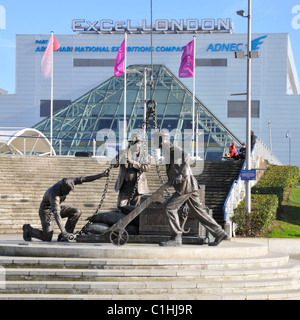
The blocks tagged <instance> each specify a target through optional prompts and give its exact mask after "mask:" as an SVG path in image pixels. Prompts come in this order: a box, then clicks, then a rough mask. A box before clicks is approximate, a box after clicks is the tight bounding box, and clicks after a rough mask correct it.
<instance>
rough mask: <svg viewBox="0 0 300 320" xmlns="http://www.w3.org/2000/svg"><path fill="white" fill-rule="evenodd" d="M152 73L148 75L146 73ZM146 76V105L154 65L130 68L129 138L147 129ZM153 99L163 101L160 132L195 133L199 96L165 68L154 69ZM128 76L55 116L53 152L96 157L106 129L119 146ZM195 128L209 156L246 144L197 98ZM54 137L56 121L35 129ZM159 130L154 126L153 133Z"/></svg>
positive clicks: (159, 109) (102, 86)
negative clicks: (193, 124)
mask: <svg viewBox="0 0 300 320" xmlns="http://www.w3.org/2000/svg"><path fill="white" fill-rule="evenodd" d="M145 68H146V70H145ZM144 72H146V75H147V86H146V100H148V99H149V98H150V86H149V79H150V73H151V66H148V65H132V66H130V67H128V68H127V90H126V101H127V103H126V113H127V134H129V133H130V132H132V131H133V130H135V129H139V128H141V126H142V124H143V121H144V101H145V91H144ZM153 81H154V84H153V98H154V100H155V101H156V102H157V109H156V113H157V123H158V128H159V129H168V130H169V131H172V130H174V129H177V130H180V131H181V132H183V131H184V130H185V129H192V106H193V94H192V93H191V92H190V91H189V90H188V89H187V88H186V87H185V86H184V85H183V84H182V83H181V82H180V80H179V79H178V78H177V77H176V76H175V75H174V74H172V73H171V72H170V71H169V70H168V69H167V68H166V67H165V66H163V65H154V66H153ZM123 113H124V76H121V77H119V78H116V77H115V76H113V77H111V78H110V79H108V80H106V81H105V82H103V83H102V84H100V85H99V86H97V87H96V88H94V89H92V90H91V91H89V92H87V93H86V94H84V95H83V96H81V97H80V98H78V99H76V100H75V101H73V102H72V103H71V104H70V105H69V106H67V107H65V108H63V109H61V110H59V111H57V112H56V113H55V114H54V115H53V147H54V149H55V150H56V153H57V154H62V155H74V154H75V153H76V152H89V153H92V152H93V147H95V141H96V146H99V145H101V144H102V143H104V141H97V133H98V132H99V130H101V129H103V128H105V129H110V130H112V131H113V132H115V134H116V139H117V140H118V141H119V138H120V139H121V137H120V134H119V131H120V132H122V129H121V126H122V123H123V120H124V114H123ZM195 116H196V120H195V124H197V125H198V128H199V130H202V132H203V133H204V141H203V140H202V141H203V147H204V157H205V159H206V160H221V159H222V157H223V156H224V153H226V152H228V149H229V146H230V144H231V143H232V142H233V141H234V142H236V143H237V145H238V146H239V145H240V144H241V143H240V141H239V140H238V139H237V138H236V137H235V136H234V135H233V134H232V133H231V132H230V131H229V130H228V128H226V127H225V126H224V125H223V124H222V123H221V122H220V121H219V120H218V119H217V118H216V117H215V116H214V115H213V114H212V113H211V112H210V111H209V110H208V109H207V108H206V107H205V106H204V105H203V104H202V103H201V102H200V101H199V100H198V99H197V98H196V100H195ZM34 128H35V129H37V130H39V131H41V132H42V133H43V134H44V135H45V136H46V137H48V138H50V118H46V119H44V120H43V121H41V122H40V123H38V124H36V125H35V126H34ZM152 128H153V123H152V121H150V122H149V132H150V131H151V129H152Z"/></svg>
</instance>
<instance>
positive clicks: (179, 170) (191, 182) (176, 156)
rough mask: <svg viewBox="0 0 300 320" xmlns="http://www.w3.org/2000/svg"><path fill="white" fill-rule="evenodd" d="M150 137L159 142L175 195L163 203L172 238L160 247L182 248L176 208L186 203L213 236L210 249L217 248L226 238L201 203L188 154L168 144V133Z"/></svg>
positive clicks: (181, 231) (180, 229)
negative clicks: (213, 239)
mask: <svg viewBox="0 0 300 320" xmlns="http://www.w3.org/2000/svg"><path fill="white" fill-rule="evenodd" d="M153 138H158V139H159V148H160V149H161V150H162V153H163V156H164V157H165V159H167V161H166V170H167V175H168V178H169V182H170V181H171V183H172V185H173V187H174V189H175V193H174V194H173V195H172V196H171V198H169V199H168V200H167V202H166V203H165V209H166V214H167V217H168V220H169V224H170V228H171V239H170V240H169V241H166V242H161V243H160V245H161V246H181V245H182V233H183V230H182V228H181V226H180V221H179V215H178V209H179V208H180V207H181V206H182V205H183V204H187V206H188V208H189V209H190V211H191V213H193V214H194V216H195V217H196V218H197V219H198V220H199V222H200V223H201V224H202V225H203V226H204V227H205V228H206V229H207V230H208V231H209V232H210V233H211V234H212V236H213V237H215V241H214V242H212V243H210V245H211V246H217V245H218V244H219V243H220V242H221V241H222V240H225V239H226V238H227V234H226V232H225V231H224V230H223V229H222V227H221V226H220V225H219V224H218V223H217V222H216V221H215V220H214V219H213V218H212V217H210V216H209V214H208V213H207V212H206V211H205V210H204V208H203V204H202V203H201V200H200V193H199V188H200V187H199V185H198V181H197V180H196V178H195V177H194V176H193V173H192V170H191V167H190V164H189V155H188V154H187V153H186V152H184V151H183V150H182V149H181V148H179V147H176V146H174V145H173V144H172V143H170V136H169V134H168V133H167V132H163V131H162V132H155V133H154V134H153V135H152V139H153Z"/></svg>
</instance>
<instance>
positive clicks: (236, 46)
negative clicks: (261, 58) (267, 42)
mask: <svg viewBox="0 0 300 320" xmlns="http://www.w3.org/2000/svg"><path fill="white" fill-rule="evenodd" d="M265 38H267V35H265V36H262V37H259V38H256V39H254V40H252V41H251V51H256V50H259V49H260V46H261V45H262V44H263V43H264V41H262V40H263V39H265ZM247 46H248V45H247V44H244V43H242V42H239V43H236V42H232V43H215V44H213V43H210V44H209V46H208V48H207V49H206V51H211V52H220V51H229V52H235V51H244V49H246V48H247Z"/></svg>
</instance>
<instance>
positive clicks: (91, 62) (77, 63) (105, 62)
mask: <svg viewBox="0 0 300 320" xmlns="http://www.w3.org/2000/svg"><path fill="white" fill-rule="evenodd" d="M115 63H116V59H73V67H113V66H114V65H115Z"/></svg>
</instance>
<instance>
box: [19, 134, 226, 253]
mask: <svg viewBox="0 0 300 320" xmlns="http://www.w3.org/2000/svg"><path fill="white" fill-rule="evenodd" d="M153 138H154V139H156V141H157V142H158V145H157V147H158V148H159V149H160V150H161V151H162V155H163V156H164V157H165V158H166V159H168V162H166V163H167V164H166V172H167V176H168V179H169V180H168V182H167V183H166V185H167V186H173V187H174V189H175V192H174V193H173V195H172V196H171V197H170V198H169V199H167V201H165V204H164V207H165V212H166V216H167V218H168V222H169V226H170V230H171V238H170V240H169V241H165V242H161V243H159V245H160V246H168V247H174V246H176V247H177V246H181V245H182V234H183V232H184V230H183V226H181V225H180V220H179V215H178V210H179V208H181V207H182V206H183V205H185V206H187V207H188V208H189V210H190V211H191V212H193V214H194V216H195V217H196V218H197V220H198V221H199V222H200V223H201V224H202V225H203V226H204V227H205V228H206V229H207V230H208V231H209V232H210V233H211V235H212V236H213V237H214V238H215V240H214V241H213V242H211V243H209V245H212V246H217V245H218V244H219V243H220V242H221V241H223V240H225V239H226V238H227V234H226V233H225V231H224V230H223V229H222V227H221V226H220V225H219V224H218V223H217V222H216V221H215V220H214V219H213V218H212V217H211V216H210V215H209V214H208V212H206V210H205V209H204V206H203V204H202V203H201V200H200V194H199V185H198V182H197V180H196V178H195V177H194V176H193V173H192V170H191V166H190V163H189V155H188V154H187V153H186V152H184V151H183V150H182V149H181V148H179V147H177V146H174V145H173V144H172V143H171V142H170V136H169V135H168V133H167V132H164V131H156V132H155V133H154V135H153ZM166 150H167V151H166ZM117 158H118V161H117V162H116V163H117V164H115V165H111V167H118V166H119V175H118V178H117V181H116V184H115V191H117V192H119V195H118V203H117V208H118V210H119V211H122V212H123V211H124V209H125V208H128V207H131V209H130V210H129V212H130V211H132V210H133V212H132V217H134V216H135V215H137V214H139V212H136V211H137V210H134V209H135V208H137V207H139V206H140V207H141V209H142V207H143V206H141V200H142V195H144V194H147V193H149V189H148V184H147V178H146V172H147V171H148V170H149V168H150V160H151V158H150V157H149V155H148V154H147V153H146V155H145V153H144V151H143V148H142V141H141V140H140V139H139V137H138V136H136V138H135V139H134V140H133V141H132V142H131V143H130V145H129V147H128V149H127V150H123V151H121V152H119V155H118V156H117ZM109 171H110V170H106V171H104V172H103V173H100V174H98V175H95V176H88V177H81V178H64V179H62V180H61V181H59V182H57V183H56V184H54V185H53V186H52V187H50V188H49V189H48V190H47V191H46V192H45V194H44V197H43V199H42V202H41V204H40V209H39V216H40V220H41V224H42V230H39V229H35V228H33V227H32V226H30V225H29V224H25V225H24V226H23V238H24V240H25V241H31V239H32V238H36V239H39V240H42V241H51V240H52V237H53V227H54V223H55V222H56V223H57V225H58V227H59V229H60V231H61V233H60V234H59V236H58V241H68V240H69V239H70V235H72V234H73V233H74V229H75V226H76V224H77V222H78V220H79V218H80V216H81V211H80V210H79V209H78V208H73V207H67V206H63V205H61V203H62V202H63V201H64V200H65V199H66V196H67V195H68V194H69V193H70V192H71V191H72V190H73V189H74V187H75V185H77V184H82V183H86V182H92V181H95V180H97V179H101V178H103V177H107V176H108V175H109ZM164 189H165V187H161V188H160V189H159V190H161V191H159V190H158V191H157V192H156V193H155V194H156V196H157V197H160V198H162V196H163V193H164ZM157 193H158V195H157ZM144 206H145V203H144ZM63 218H67V222H66V224H65V225H63V222H62V219H63ZM130 219H131V216H130V214H129V216H128V219H127V220H128V221H130ZM116 229H117V224H116V227H115V228H114V230H116ZM121 230H122V232H120V231H118V232H119V233H118V234H117V236H118V239H120V238H122V235H123V232H126V231H123V229H121Z"/></svg>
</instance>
